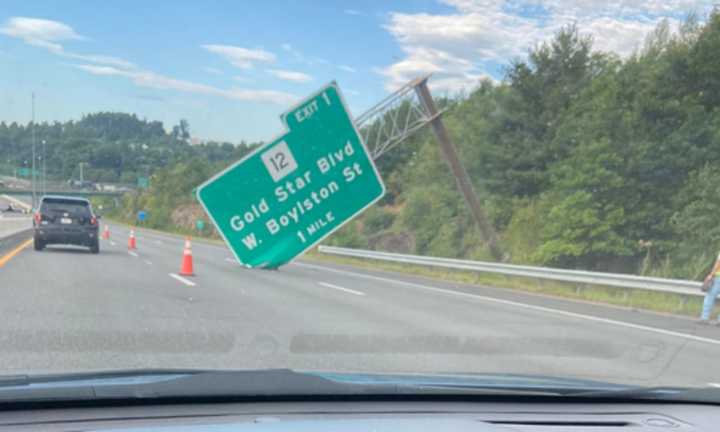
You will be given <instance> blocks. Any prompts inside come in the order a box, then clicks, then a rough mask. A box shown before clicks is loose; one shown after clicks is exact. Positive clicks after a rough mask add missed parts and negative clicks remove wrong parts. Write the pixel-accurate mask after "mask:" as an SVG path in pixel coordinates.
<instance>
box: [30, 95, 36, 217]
mask: <svg viewBox="0 0 720 432" xmlns="http://www.w3.org/2000/svg"><path fill="white" fill-rule="evenodd" d="M30 183H31V184H32V204H33V208H35V204H36V202H37V197H36V193H35V92H33V93H32V175H31V177H30Z"/></svg>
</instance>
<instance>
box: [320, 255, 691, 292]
mask: <svg viewBox="0 0 720 432" xmlns="http://www.w3.org/2000/svg"><path fill="white" fill-rule="evenodd" d="M318 250H319V251H320V252H321V253H324V254H329V255H339V256H347V257H354V258H366V259H373V260H380V261H390V262H398V263H404V264H414V265H423V266H430V267H439V268H447V269H457V270H465V271H474V272H482V273H496V274H503V275H509V276H522V277H528V278H536V279H548V280H556V281H562V282H573V283H578V284H590V285H604V286H613V287H622V288H633V289H642V290H648V291H659V292H667V293H673V294H682V295H688V296H704V295H705V293H703V292H702V291H701V290H700V287H701V286H702V283H700V282H696V281H687V280H680V279H663V278H654V277H643V276H634V275H628V274H618V273H600V272H590V271H583V270H565V269H557V268H550V267H533V266H523V265H514V264H498V263H493V262H483V261H469V260H460V259H453V258H434V257H425V256H419V255H404V254H397V253H389V252H377V251H369V250H361V249H348V248H340V247H333V246H320V247H319V248H318Z"/></svg>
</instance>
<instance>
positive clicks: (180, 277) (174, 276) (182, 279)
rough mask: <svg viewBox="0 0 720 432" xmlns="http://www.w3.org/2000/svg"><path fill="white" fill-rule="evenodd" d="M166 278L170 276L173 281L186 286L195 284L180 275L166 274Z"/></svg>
mask: <svg viewBox="0 0 720 432" xmlns="http://www.w3.org/2000/svg"><path fill="white" fill-rule="evenodd" d="M168 276H170V277H171V278H173V279H177V280H179V281H180V282H182V283H184V284H185V285H187V286H195V282H193V281H190V280H187V279H185V278H184V277H182V276H180V275H176V274H175V273H168Z"/></svg>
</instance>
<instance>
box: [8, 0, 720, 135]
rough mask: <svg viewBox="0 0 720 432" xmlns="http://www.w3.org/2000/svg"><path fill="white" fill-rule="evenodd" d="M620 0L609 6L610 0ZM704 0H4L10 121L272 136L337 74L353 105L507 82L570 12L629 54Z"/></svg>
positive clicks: (705, 6)
mask: <svg viewBox="0 0 720 432" xmlns="http://www.w3.org/2000/svg"><path fill="white" fill-rule="evenodd" d="M608 3H612V4H608ZM709 7H711V2H708V1H706V0H664V1H663V0H650V1H646V2H637V1H627V2H623V1H616V2H607V1H600V0H580V1H570V0H438V1H436V0H416V1H409V0H407V1H397V2H387V1H363V2H357V1H352V2H351V1H347V2H345V1H327V2H320V1H309V0H308V1H279V2H276V1H273V2H270V1H267V2H256V1H253V2H249V1H247V2H242V1H229V0H228V1H203V2H196V1H194V2H190V1H173V2H165V3H162V4H161V3H159V2H149V1H147V0H145V1H135V0H131V1H128V0H125V1H122V2H87V1H63V2H57V1H47V0H46V1H37V0H36V1H32V2H27V1H12V0H10V1H8V0H5V1H3V8H2V10H1V11H0V120H4V121H18V122H22V123H25V122H27V121H28V120H29V117H30V94H31V93H32V92H35V93H36V100H37V118H38V120H40V121H52V120H68V119H78V118H80V116H81V115H82V114H84V113H90V112H96V111H100V110H104V111H123V112H132V113H136V114H138V115H139V116H141V117H146V118H148V119H152V120H161V121H163V122H164V123H165V125H166V128H169V127H171V126H172V125H173V124H176V123H177V122H178V121H179V119H181V118H186V119H187V120H188V121H189V122H190V126H191V131H192V134H193V136H196V137H198V138H201V139H219V140H228V141H231V142H239V141H240V140H247V141H255V140H261V139H267V138H270V137H271V136H273V135H275V134H277V133H278V132H279V131H280V128H281V125H280V123H279V120H278V118H279V115H280V113H281V112H282V111H283V110H284V109H285V108H287V107H288V106H289V105H290V104H291V103H292V101H293V100H297V99H299V98H302V97H303V95H306V94H309V93H311V92H313V91H314V90H315V89H317V88H318V87H320V86H322V85H323V84H325V83H327V82H329V81H331V80H336V81H338V83H339V84H340V87H341V89H342V90H343V91H344V93H345V96H346V98H347V100H348V102H349V104H350V107H351V110H352V111H353V113H354V114H355V115H359V114H360V113H362V111H363V110H365V109H367V108H368V107H370V106H371V105H372V104H373V103H374V102H376V101H378V100H379V99H381V98H382V97H383V96H385V95H386V94H387V92H389V91H392V90H393V89H394V88H397V87H398V86H399V85H402V83H404V82H406V81H408V80H410V79H412V78H414V77H416V76H419V75H423V74H425V73H433V74H434V76H433V80H432V81H431V85H432V88H433V90H434V91H437V92H451V93H454V92H457V91H461V90H468V89H471V88H472V87H473V86H474V85H476V84H477V82H478V81H479V80H480V79H482V78H491V79H496V80H497V79H501V77H502V68H503V65H505V64H507V63H508V62H509V61H510V60H512V59H513V58H518V57H521V56H523V55H524V53H526V52H527V49H528V48H530V47H531V46H533V45H534V44H536V43H538V42H539V41H542V40H544V39H547V38H548V37H550V36H551V35H552V34H553V33H554V32H555V31H557V29H558V28H560V27H561V26H562V25H565V24H567V23H570V22H575V23H577V24H578V25H579V27H580V28H581V29H582V30H583V31H585V32H587V33H589V34H591V35H593V36H594V37H595V41H596V47H598V49H602V50H606V51H613V52H616V53H617V54H618V55H621V56H626V55H629V54H630V53H632V51H633V50H635V49H637V48H639V47H640V46H641V44H642V40H643V39H644V37H645V35H646V34H647V32H649V31H650V30H652V28H654V27H655V25H657V23H658V22H659V21H660V20H662V19H668V20H669V21H670V23H671V25H673V26H676V25H677V24H678V23H679V22H680V21H681V20H682V19H683V18H684V17H685V16H686V14H687V13H688V12H690V11H695V12H698V13H700V14H703V13H706V12H707V10H709Z"/></svg>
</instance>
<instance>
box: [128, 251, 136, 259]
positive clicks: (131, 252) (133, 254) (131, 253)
mask: <svg viewBox="0 0 720 432" xmlns="http://www.w3.org/2000/svg"><path fill="white" fill-rule="evenodd" d="M128 253H129V254H130V255H132V256H134V257H135V258H137V257H138V254H137V252H133V251H128Z"/></svg>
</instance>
